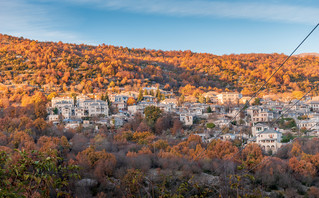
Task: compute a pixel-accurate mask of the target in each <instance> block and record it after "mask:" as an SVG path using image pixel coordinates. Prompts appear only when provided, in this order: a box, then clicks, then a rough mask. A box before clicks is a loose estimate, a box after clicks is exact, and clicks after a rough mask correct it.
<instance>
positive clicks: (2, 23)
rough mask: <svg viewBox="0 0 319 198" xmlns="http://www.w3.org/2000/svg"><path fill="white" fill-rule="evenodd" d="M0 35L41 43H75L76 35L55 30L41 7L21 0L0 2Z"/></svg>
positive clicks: (45, 11)
mask: <svg viewBox="0 0 319 198" xmlns="http://www.w3.org/2000/svg"><path fill="white" fill-rule="evenodd" d="M0 27H1V29H0V33H5V34H9V35H14V36H23V37H26V38H32V39H37V40H41V41H51V40H54V41H58V40H62V41H68V42H77V37H78V36H77V35H75V34H74V33H70V32H67V31H60V30H57V29H59V28H57V27H56V24H54V22H53V21H52V19H51V18H50V16H49V13H48V12H47V10H46V9H45V7H43V6H39V5H36V4H31V3H27V2H26V1H23V0H10V1H8V0H0Z"/></svg>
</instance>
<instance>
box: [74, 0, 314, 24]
mask: <svg viewBox="0 0 319 198" xmlns="http://www.w3.org/2000/svg"><path fill="white" fill-rule="evenodd" d="M69 2H72V3H77V4H79V3H80V4H90V5H92V6H95V7H96V8H100V9H101V8H104V9H113V10H125V11H131V12H139V13H153V14H164V15H177V16H206V17H222V18H223V17H225V18H235V19H236V18H239V19H252V20H263V21H280V22H288V23H304V24H316V23H318V20H319V8H318V7H305V6H296V5H284V4H274V3H251V2H241V3H240V2H222V1H209V0H69Z"/></svg>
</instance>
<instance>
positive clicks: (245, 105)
mask: <svg viewBox="0 0 319 198" xmlns="http://www.w3.org/2000/svg"><path fill="white" fill-rule="evenodd" d="M318 26H319V23H318V24H317V25H316V26H315V27H314V28H313V29H312V30H311V31H310V32H309V34H308V35H307V36H306V37H305V38H304V39H303V40H302V41H301V43H299V45H298V46H297V47H296V48H295V49H294V50H293V51H292V52H291V54H290V55H289V56H288V57H287V58H286V59H285V60H284V61H283V62H282V63H281V64H280V66H279V67H278V68H277V69H276V70H275V72H274V73H273V74H272V75H271V76H270V77H269V78H268V79H267V80H266V81H265V83H264V84H263V85H262V86H261V87H260V88H259V89H258V90H257V91H256V92H255V93H254V94H253V96H252V97H251V98H250V99H249V100H248V102H246V104H244V105H243V106H242V108H241V109H240V110H239V111H238V112H237V113H236V114H235V116H234V117H233V118H232V119H231V120H230V121H229V123H228V125H229V124H231V123H232V122H233V121H234V119H236V117H237V116H238V114H239V113H240V112H242V111H243V109H245V108H246V107H247V104H249V103H250V101H251V100H252V99H253V98H255V97H256V96H257V94H258V93H259V92H260V91H261V89H262V88H263V87H264V86H265V85H266V84H267V83H268V82H269V80H270V79H271V78H272V77H273V76H274V75H275V74H276V73H277V72H278V71H279V69H281V68H282V67H283V66H284V64H285V63H286V62H287V61H288V60H289V59H290V57H291V56H292V55H293V54H294V53H295V52H296V51H297V50H298V49H299V47H300V46H301V45H302V44H303V43H304V42H305V41H306V40H307V39H308V37H309V36H310V35H311V34H312V33H313V32H314V31H315V30H316V29H317V27H318ZM225 129H226V127H225V128H224V129H222V131H221V132H219V133H218V134H217V135H216V136H215V138H214V140H215V139H217V138H218V137H219V136H220V134H222V133H223V131H224V130H225ZM205 151H206V149H204V150H203V151H202V152H201V153H199V155H197V156H196V157H195V158H194V159H193V162H194V161H195V160H196V159H198V158H199V157H200V156H201V155H202V154H203V153H204V152H205Z"/></svg>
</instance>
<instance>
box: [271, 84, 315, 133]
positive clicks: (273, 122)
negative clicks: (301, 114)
mask: <svg viewBox="0 0 319 198" xmlns="http://www.w3.org/2000/svg"><path fill="white" fill-rule="evenodd" d="M318 84H319V83H316V85H314V86H312V87H311V89H310V90H309V91H307V92H306V93H305V94H304V95H303V96H302V97H301V98H300V99H298V100H297V101H296V102H295V103H294V104H293V105H291V106H290V107H289V108H288V109H286V110H285V111H284V112H283V113H282V114H281V115H280V116H279V117H278V118H277V119H276V120H274V121H272V123H271V124H270V127H272V126H273V125H274V124H275V123H276V122H277V121H278V120H279V119H280V118H281V117H283V116H284V115H285V114H286V113H287V112H288V111H289V110H290V109H291V108H292V107H293V106H295V105H296V104H298V103H299V102H300V101H301V100H302V99H303V98H305V97H306V96H307V95H308V94H309V93H310V92H311V91H312V90H313V89H314V88H316V87H317V86H318Z"/></svg>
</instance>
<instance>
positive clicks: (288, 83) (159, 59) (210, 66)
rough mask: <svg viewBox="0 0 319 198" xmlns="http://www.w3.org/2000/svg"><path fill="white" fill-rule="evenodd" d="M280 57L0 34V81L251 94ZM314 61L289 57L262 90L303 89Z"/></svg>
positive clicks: (318, 68) (314, 70) (316, 68)
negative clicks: (190, 88) (191, 88)
mask: <svg viewBox="0 0 319 198" xmlns="http://www.w3.org/2000/svg"><path fill="white" fill-rule="evenodd" d="M286 57H287V56H286V55H284V54H239V55H233V54H232V55H223V56H216V55H213V54H207V53H192V52H191V51H160V50H159V51H156V50H146V49H129V48H124V47H115V46H110V45H104V44H103V45H100V46H90V45H76V44H66V43H62V42H58V43H54V42H37V41H33V40H29V39H24V38H17V37H12V36H8V35H1V34H0V68H1V73H0V83H4V84H11V83H12V84H22V83H26V82H27V83H28V84H31V85H39V86H46V87H50V88H52V87H57V88H58V89H61V90H62V89H63V90H64V91H74V92H84V93H89V92H98V91H103V90H105V89H106V88H107V87H108V86H109V85H110V83H111V81H113V82H114V83H115V84H116V85H118V86H127V85H131V86H134V87H138V86H140V85H142V84H143V83H146V84H152V83H159V84H161V85H162V86H165V85H166V86H165V87H166V88H167V89H171V88H173V89H174V90H175V91H178V90H179V88H180V87H181V86H186V85H187V84H191V85H193V86H196V87H197V88H198V87H201V89H203V90H207V89H209V90H212V89H214V88H215V87H216V88H215V89H225V88H226V87H227V88H228V89H230V90H238V91H242V92H243V94H251V92H252V91H254V90H256V89H257V88H258V87H259V86H260V85H261V84H262V83H263V82H264V81H265V79H267V78H268V77H269V76H270V75H271V74H272V72H273V71H274V69H275V68H277V67H278V65H280V64H281V63H282V62H283V60H284V59H285V58H286ZM318 63H319V57H317V56H305V57H304V56H294V57H292V58H291V59H290V60H289V61H288V62H287V63H286V64H285V66H284V67H283V68H282V69H281V70H280V71H279V72H278V73H277V74H276V75H275V78H273V79H272V80H271V81H270V84H269V85H268V89H267V90H265V92H268V91H270V92H275V93H276V92H285V91H290V90H305V89H307V87H309V86H310V85H311V83H312V82H314V81H318V75H317V74H318V72H319V64H318ZM309 68H311V69H309ZM114 83H112V84H114ZM244 87H245V89H244V90H242V89H243V88H244Z"/></svg>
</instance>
